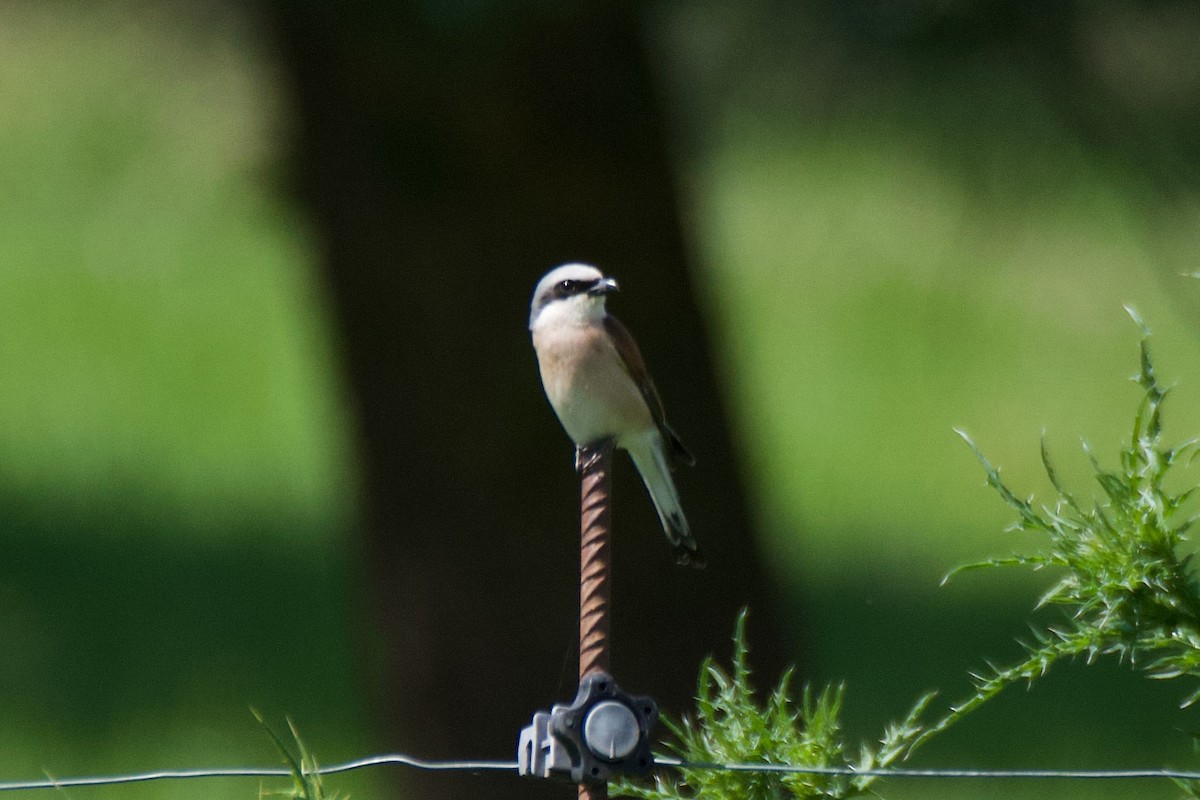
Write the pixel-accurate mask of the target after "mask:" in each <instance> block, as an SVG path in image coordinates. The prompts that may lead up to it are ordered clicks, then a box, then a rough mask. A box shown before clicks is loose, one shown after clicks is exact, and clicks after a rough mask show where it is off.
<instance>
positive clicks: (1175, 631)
mask: <svg viewBox="0 0 1200 800" xmlns="http://www.w3.org/2000/svg"><path fill="white" fill-rule="evenodd" d="M1130 315H1131V316H1132V317H1133V319H1134V321H1135V322H1136V323H1137V324H1138V325H1139V327H1141V329H1142V339H1141V345H1140V349H1141V365H1140V369H1139V371H1138V374H1137V375H1136V376H1134V378H1133V380H1134V381H1135V382H1136V383H1137V384H1138V385H1139V386H1140V387H1141V390H1142V397H1141V401H1140V402H1139V404H1138V406H1137V411H1136V412H1135V414H1134V417H1133V430H1132V432H1131V435H1130V437H1129V440H1128V442H1127V444H1126V445H1125V446H1124V447H1123V448H1122V449H1121V451H1120V454H1119V457H1118V460H1117V466H1116V468H1114V469H1109V468H1106V467H1104V466H1102V465H1101V463H1100V461H1099V460H1098V459H1097V458H1096V456H1095V455H1094V454H1093V453H1092V451H1091V449H1090V448H1088V447H1087V446H1086V445H1085V446H1084V451H1085V453H1086V455H1087V458H1088V460H1089V461H1090V462H1091V465H1092V469H1093V472H1094V474H1095V479H1096V482H1097V484H1098V485H1099V489H1100V492H1099V494H1098V499H1095V500H1092V501H1090V502H1087V503H1085V502H1083V501H1081V500H1080V499H1079V498H1078V497H1077V496H1076V495H1075V494H1073V493H1072V492H1071V491H1070V490H1069V489H1068V488H1067V487H1066V486H1065V485H1064V484H1063V483H1062V481H1061V480H1060V479H1059V477H1058V475H1057V473H1056V472H1055V470H1054V467H1053V466H1052V464H1051V461H1050V457H1049V454H1048V452H1047V449H1046V445H1045V441H1044V440H1043V442H1042V463H1043V465H1044V467H1045V471H1046V475H1047V477H1048V478H1049V480H1050V484H1051V486H1052V487H1053V489H1054V491H1055V493H1056V494H1057V497H1055V498H1054V499H1053V501H1052V502H1051V503H1049V504H1043V505H1039V506H1035V505H1034V503H1033V501H1032V500H1023V499H1021V498H1020V497H1019V496H1017V495H1016V493H1014V492H1013V490H1011V489H1010V488H1009V487H1008V486H1007V485H1006V484H1005V483H1004V482H1003V480H1001V477H1000V471H999V469H997V468H996V467H994V466H993V465H992V464H991V463H990V462H989V461H988V460H987V458H986V457H985V456H984V455H983V453H982V452H981V451H980V450H979V448H978V447H977V446H976V445H975V444H974V442H972V441H971V439H970V438H969V437H968V436H967V435H966V434H965V433H962V432H961V431H960V432H959V433H960V435H962V436H963V438H964V439H965V440H966V441H967V444H968V445H970V447H971V449H972V450H973V451H974V452H975V455H976V457H978V459H979V461H980V463H981V464H982V465H983V469H984V472H985V473H986V474H987V482H988V484H989V485H990V486H991V487H992V488H994V489H995V490H996V491H997V492H998V493H999V494H1000V497H1001V498H1002V499H1003V500H1004V502H1005V503H1007V504H1008V506H1009V507H1010V508H1011V509H1012V510H1013V511H1015V512H1016V516H1017V519H1016V521H1015V522H1014V523H1013V524H1012V525H1011V527H1010V529H1011V530H1019V531H1026V532H1030V533H1034V534H1038V535H1040V536H1042V537H1043V538H1044V540H1045V549H1044V550H1043V551H1041V552H1038V553H1033V554H1025V555H1014V556H1011V557H1008V558H999V559H992V560H989V561H984V562H980V563H978V564H971V565H967V566H965V567H960V568H959V569H957V570H955V571H954V572H952V573H951V575H948V576H947V579H949V578H950V577H951V576H952V575H954V574H956V573H959V572H962V571H964V570H969V569H976V568H980V567H1028V568H1032V569H1051V568H1053V569H1055V570H1056V571H1058V572H1060V573H1061V575H1062V577H1061V578H1060V579H1059V580H1058V582H1057V583H1055V584H1054V586H1053V587H1052V588H1051V589H1050V590H1049V591H1048V592H1047V593H1046V594H1045V595H1044V596H1043V597H1042V599H1041V601H1040V603H1039V607H1042V606H1059V607H1061V608H1062V609H1063V610H1064V612H1065V613H1064V615H1063V618H1062V621H1061V622H1060V623H1059V624H1057V625H1054V626H1050V627H1045V628H1043V629H1041V630H1039V631H1037V632H1035V638H1034V641H1033V642H1031V643H1028V644H1027V645H1026V651H1027V652H1026V655H1025V658H1024V659H1023V660H1022V661H1020V662H1019V663H1017V664H1014V665H1012V666H1009V667H1005V668H993V669H991V670H990V671H989V672H987V673H983V674H979V675H975V676H973V678H974V680H975V693H974V695H973V696H972V697H970V698H969V699H968V700H966V701H965V702H964V703H962V704H961V705H958V706H956V707H954V708H953V709H952V710H951V712H950V713H949V714H948V715H947V716H946V717H945V718H944V719H943V720H942V721H941V722H939V723H938V724H936V725H934V726H931V727H930V728H929V729H928V730H927V731H926V732H925V733H924V734H923V735H922V736H923V737H928V736H931V735H934V734H936V733H937V732H939V731H940V730H942V729H943V728H945V727H946V726H947V725H949V724H951V723H953V722H955V721H956V720H957V719H959V718H961V717H962V716H963V715H965V714H967V713H969V712H971V711H972V710H974V709H975V708H978V707H979V706H980V705H982V704H983V703H985V702H986V701H987V700H989V699H991V698H992V697H994V696H996V695H997V694H998V693H1000V692H1001V691H1003V690H1004V689H1005V688H1006V687H1008V686H1010V685H1012V684H1013V683H1018V682H1020V683H1031V682H1033V681H1035V680H1036V679H1038V678H1039V677H1041V676H1042V675H1044V674H1045V673H1046V672H1047V671H1048V670H1049V669H1050V668H1051V667H1052V666H1053V665H1054V664H1055V663H1056V662H1058V661H1060V660H1062V659H1064V658H1075V657H1082V658H1084V659H1086V661H1087V662H1089V663H1090V662H1092V661H1094V660H1095V659H1097V658H1099V657H1101V656H1113V657H1116V658H1118V659H1120V660H1121V661H1123V662H1126V663H1128V664H1131V665H1132V666H1134V667H1135V668H1138V669H1141V670H1144V671H1145V673H1146V674H1147V675H1148V676H1149V677H1152V678H1158V679H1172V678H1192V679H1197V678H1200V588H1198V586H1197V582H1196V574H1195V570H1194V568H1193V564H1192V559H1191V555H1190V554H1188V553H1187V552H1186V545H1187V541H1188V538H1187V534H1188V531H1189V529H1190V528H1191V527H1192V524H1193V523H1194V521H1195V519H1196V517H1195V516H1194V515H1189V513H1188V512H1187V508H1188V503H1187V501H1188V499H1189V498H1190V497H1191V495H1192V492H1193V491H1194V489H1187V490H1185V491H1181V492H1175V491H1173V490H1172V489H1171V488H1169V486H1168V476H1169V475H1171V474H1172V472H1173V471H1174V470H1176V468H1177V467H1179V466H1181V465H1185V464H1186V463H1190V461H1191V460H1192V459H1193V457H1194V455H1195V452H1196V448H1197V443H1198V440H1196V439H1192V440H1189V441H1186V442H1182V443H1180V444H1176V445H1167V444H1165V443H1164V441H1163V413H1162V412H1163V402H1164V401H1165V399H1166V397H1167V394H1168V391H1167V389H1166V388H1164V387H1163V386H1162V385H1161V384H1160V383H1159V381H1158V378H1157V375H1156V373H1155V369H1154V364H1153V361H1152V359H1151V356H1150V349H1149V336H1150V334H1149V330H1148V329H1147V328H1146V326H1145V325H1144V324H1143V323H1142V322H1141V320H1140V319H1138V317H1137V315H1136V314H1134V313H1133V312H1132V311H1130ZM1197 699H1200V683H1198V684H1195V685H1193V686H1192V687H1191V690H1190V692H1189V693H1188V694H1187V696H1186V697H1185V699H1184V700H1183V705H1190V704H1191V703H1194V702H1195V701H1196V700H1197ZM918 743H919V742H918Z"/></svg>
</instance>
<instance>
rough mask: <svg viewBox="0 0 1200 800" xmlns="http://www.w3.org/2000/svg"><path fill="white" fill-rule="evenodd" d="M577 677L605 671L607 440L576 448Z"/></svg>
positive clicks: (599, 790) (588, 791) (597, 797)
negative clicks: (577, 533)
mask: <svg viewBox="0 0 1200 800" xmlns="http://www.w3.org/2000/svg"><path fill="white" fill-rule="evenodd" d="M578 463H579V473H580V515H579V516H580V519H579V522H580V524H579V533H580V547H579V677H580V679H582V678H583V677H584V676H585V675H587V674H588V673H590V672H595V671H597V670H601V671H603V672H609V671H610V669H609V647H610V640H611V626H610V621H609V611H610V606H611V602H612V466H613V443H612V441H610V440H606V441H603V442H598V443H596V444H594V445H589V446H587V447H581V448H579V461H578ZM607 797H608V786H607V785H605V784H599V785H588V784H580V785H579V800H605V798H607Z"/></svg>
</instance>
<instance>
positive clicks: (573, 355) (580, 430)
mask: <svg viewBox="0 0 1200 800" xmlns="http://www.w3.org/2000/svg"><path fill="white" fill-rule="evenodd" d="M617 288H618V287H617V282H616V281H615V280H614V279H612V278H611V277H608V276H606V275H605V274H604V273H603V272H601V271H600V270H599V269H597V268H596V267H594V266H592V265H590V264H576V263H572V264H563V265H562V266H559V267H555V268H554V269H552V270H550V271H549V272H548V273H546V275H544V276H543V277H542V279H541V280H540V281H538V284H537V288H536V289H534V292H533V301H532V303H531V304H530V309H529V330H530V333H531V334H532V337H533V349H534V351H535V352H536V353H537V361H538V370H539V372H540V373H541V378H542V388H543V389H545V391H546V397H547V398H548V399H549V401H550V405H551V407H552V408H553V409H554V413H555V414H556V415H557V416H558V419H559V422H561V423H562V426H563V428H564V429H565V430H566V432H567V435H568V436H569V437H570V438H571V440H572V441H574V443H575V446H576V448H577V450H576V453H577V456H576V466H577V467H579V465H580V461H579V459H580V458H581V457H582V453H583V451H584V448H586V447H587V446H589V445H594V444H598V443H600V442H603V441H605V440H611V441H612V443H613V444H614V445H615V446H616V447H618V448H620V449H622V450H625V451H626V452H627V453H628V454H629V456H630V458H631V459H632V460H633V464H634V466H635V467H636V468H637V471H638V473H639V474H640V475H641V477H642V482H643V483H645V485H646V489H647V491H649V493H650V499H651V500H653V502H654V508H655V510H656V511H657V512H658V517H659V520H660V521H661V522H662V527H663V531H664V532H665V533H666V536H667V541H668V542H669V543H670V544H671V547H672V549H673V550H674V553H675V561H676V563H678V564H684V565H690V566H692V567H699V568H702V567H704V565H705V558H704V553H703V552H702V551H701V549H700V546H699V545H698V544H697V542H696V539H695V537H693V536H692V532H691V528H690V527H689V525H688V521H687V517H685V516H684V515H683V507H682V505H681V504H680V500H679V490H678V489H677V488H676V486H675V479H674V477H673V475H672V471H673V468H674V464H675V462H682V463H684V464H687V465H689V466H692V465H694V464H695V463H696V460H695V458H693V456H692V454H691V453H689V452H688V450H687V448H686V447H684V446H683V443H682V442H681V441H680V440H679V436H678V435H677V434H676V433H675V431H674V430H672V429H671V426H670V425H668V424H667V418H666V414H665V413H664V412H663V405H662V400H661V399H660V398H659V395H658V390H657V389H656V388H655V386H654V381H653V380H652V379H651V377H650V374H649V373H648V372H647V371H646V364H645V362H644V361H643V360H642V354H641V352H640V351H639V350H638V346H637V343H636V342H635V341H634V340H633V336H631V335H630V333H629V331H628V330H627V329H626V328H625V326H624V325H622V324H621V323H620V322H618V321H617V319H616V317H614V316H613V315H611V314H609V313H608V309H607V307H606V305H605V300H606V298H607V297H608V295H610V294H612V293H613V292H615V291H617Z"/></svg>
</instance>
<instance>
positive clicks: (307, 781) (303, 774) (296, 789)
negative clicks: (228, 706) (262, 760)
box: [251, 709, 339, 800]
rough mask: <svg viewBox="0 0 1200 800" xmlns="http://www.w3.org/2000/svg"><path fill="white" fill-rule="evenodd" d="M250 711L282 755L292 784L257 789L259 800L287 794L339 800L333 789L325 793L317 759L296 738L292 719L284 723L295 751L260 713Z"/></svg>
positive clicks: (308, 799) (298, 799)
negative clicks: (290, 775) (281, 788)
mask: <svg viewBox="0 0 1200 800" xmlns="http://www.w3.org/2000/svg"><path fill="white" fill-rule="evenodd" d="M251 713H253V714H254V718H255V719H257V720H258V723H259V724H260V725H262V726H263V729H264V730H265V731H266V732H267V735H268V736H270V737H271V741H272V742H273V743H274V744H275V749H277V750H278V751H279V754H280V755H281V756H283V762H284V763H285V764H286V765H287V768H288V771H290V772H291V773H292V787H291V788H290V789H284V790H278V791H266V790H263V789H260V790H259V793H258V796H259V798H260V800H261V798H263V797H291V798H295V800H339V795H338V794H337V792H334V793H333V794H326V792H325V786H324V784H323V782H322V780H321V769H320V767H319V766H318V764H317V759H316V758H315V757H314V756H313V754H312V752H311V751H310V750H309V749H308V747H307V745H305V744H304V740H303V739H301V738H300V732H299V731H297V730H296V725H295V723H294V722H292V720H290V719H289V720H288V721H287V724H288V730H289V731H290V732H291V734H292V742H293V744H294V745H295V752H293V751H292V749H291V748H290V747H289V746H288V743H287V742H285V741H284V740H283V737H282V736H280V735H279V734H278V733H276V731H275V729H274V728H272V727H271V726H270V725H268V724H267V722H266V720H264V719H263V716H262V714H260V713H259V712H258V711H257V710H255V709H251Z"/></svg>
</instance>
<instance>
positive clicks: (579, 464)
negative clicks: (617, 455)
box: [575, 439, 613, 474]
mask: <svg viewBox="0 0 1200 800" xmlns="http://www.w3.org/2000/svg"><path fill="white" fill-rule="evenodd" d="M612 449H613V440H612V439H601V440H600V441H598V442H593V443H592V444H581V445H576V446H575V471H576V472H578V473H580V474H582V473H584V472H587V471H588V470H590V469H591V468H592V467H594V466H596V463H597V462H598V461H599V460H600V459H601V458H603V457H604V456H605V455H606V454H608V453H611V452H612Z"/></svg>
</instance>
